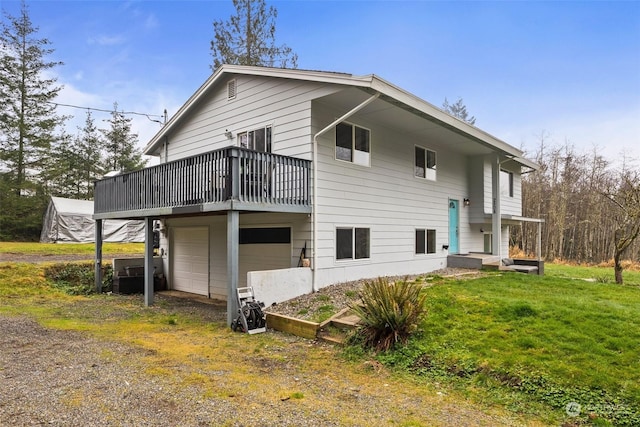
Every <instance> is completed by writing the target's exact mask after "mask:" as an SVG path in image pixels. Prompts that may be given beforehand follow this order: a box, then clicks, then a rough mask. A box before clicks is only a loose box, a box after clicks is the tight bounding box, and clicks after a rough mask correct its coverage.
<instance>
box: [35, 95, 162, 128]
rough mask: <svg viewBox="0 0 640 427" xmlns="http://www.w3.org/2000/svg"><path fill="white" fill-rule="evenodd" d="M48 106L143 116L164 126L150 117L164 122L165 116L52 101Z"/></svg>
mask: <svg viewBox="0 0 640 427" xmlns="http://www.w3.org/2000/svg"><path fill="white" fill-rule="evenodd" d="M47 103H48V104H52V105H55V106H58V107H70V108H77V109H79V110H87V111H100V112H102V113H114V112H115V113H118V114H123V115H125V114H127V115H135V116H144V117H146V118H147V119H149V120H151V121H152V122H156V123H160V124H161V125H164V123H165V122H161V121H160V120H154V119H152V118H151V117H158V118H160V119H164V120H165V121H166V119H167V118H166V115H165V116H161V115H159V114H147V113H138V112H136V111H116V110H105V109H102V108H94V107H81V106H80V105H71V104H62V103H59V102H52V101H47Z"/></svg>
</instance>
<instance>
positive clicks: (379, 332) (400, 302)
mask: <svg viewBox="0 0 640 427" xmlns="http://www.w3.org/2000/svg"><path fill="white" fill-rule="evenodd" d="M421 291H422V286H421V285H420V284H419V283H415V282H409V281H407V280H406V279H405V280H398V281H396V282H391V283H389V279H387V278H378V279H376V280H374V281H370V282H366V283H365V284H364V287H363V289H362V292H361V294H360V298H361V300H362V303H361V305H356V304H354V305H351V309H352V310H353V311H354V312H355V313H356V314H357V315H358V317H360V321H361V326H360V328H359V329H358V332H357V334H358V336H359V337H360V338H361V339H362V342H363V344H364V346H366V347H371V348H374V349H376V350H382V351H385V350H388V349H390V348H392V347H393V346H395V345H396V343H403V344H404V343H406V342H407V339H408V338H409V335H411V333H413V332H414V331H415V330H416V329H417V326H418V322H419V321H420V317H421V316H422V315H423V313H424V312H425V301H426V295H425V294H423V293H422V292H421Z"/></svg>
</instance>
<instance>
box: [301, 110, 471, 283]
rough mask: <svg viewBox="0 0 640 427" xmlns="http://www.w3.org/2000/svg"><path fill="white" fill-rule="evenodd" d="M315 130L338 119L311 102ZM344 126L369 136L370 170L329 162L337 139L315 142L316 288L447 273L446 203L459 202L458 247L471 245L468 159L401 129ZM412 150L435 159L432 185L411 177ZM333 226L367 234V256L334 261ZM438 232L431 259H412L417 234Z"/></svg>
mask: <svg viewBox="0 0 640 427" xmlns="http://www.w3.org/2000/svg"><path fill="white" fill-rule="evenodd" d="M314 114H317V115H314V118H315V119H317V126H321V124H324V123H330V122H331V121H332V120H334V118H335V116H336V114H335V113H332V112H331V111H327V110H326V109H325V108H324V107H322V106H319V105H318V106H316V105H315V104H314ZM349 122H351V123H354V124H356V125H359V126H362V127H366V128H368V129H370V130H371V141H370V143H371V144H370V145H371V166H370V167H365V166H358V165H354V164H351V163H349V162H342V161H339V160H335V133H334V132H333V131H329V132H327V133H326V134H324V135H323V136H322V137H321V138H320V139H319V141H318V142H319V144H318V210H317V215H318V248H317V256H318V259H317V268H318V271H317V280H318V283H317V284H318V286H319V287H322V286H324V285H327V284H330V283H334V282H336V281H345V280H353V279H355V278H361V277H376V276H388V275H402V274H413V273H423V272H428V271H432V270H435V269H437V268H442V267H446V257H447V254H448V252H447V251H446V250H444V249H443V248H442V246H443V245H446V244H448V239H449V231H448V229H449V216H448V213H449V211H448V208H449V199H457V200H459V201H460V206H461V207H460V224H459V225H460V245H461V250H463V245H465V244H466V243H465V242H467V241H468V240H469V239H468V237H467V236H468V235H469V233H470V229H469V225H468V224H469V218H468V210H466V209H465V208H462V200H463V199H464V198H465V197H467V196H468V186H467V183H468V179H467V176H466V172H465V170H466V166H467V158H466V156H463V155H461V154H458V153H454V152H452V151H450V150H448V149H447V148H446V147H443V146H436V145H433V144H432V143H431V142H430V141H428V140H424V139H421V138H420V137H419V136H416V135H409V134H405V133H403V131H402V129H389V128H384V127H381V126H378V125H377V124H376V123H370V122H367V121H366V119H364V118H362V117H359V116H358V115H356V116H354V117H352V118H350V119H349ZM415 145H419V146H422V147H424V148H427V149H430V150H434V151H436V153H437V179H436V181H429V180H425V179H421V178H415V177H414V152H415V149H414V147H415ZM336 227H362V228H369V229H370V258H369V259H359V260H336V259H335V229H336ZM416 228H426V229H435V230H436V253H435V254H424V255H422V254H421V255H416V254H415V229H416Z"/></svg>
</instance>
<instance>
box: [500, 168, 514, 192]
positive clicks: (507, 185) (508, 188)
mask: <svg viewBox="0 0 640 427" xmlns="http://www.w3.org/2000/svg"><path fill="white" fill-rule="evenodd" d="M500 194H501V195H502V196H509V197H513V172H508V171H506V170H502V169H500Z"/></svg>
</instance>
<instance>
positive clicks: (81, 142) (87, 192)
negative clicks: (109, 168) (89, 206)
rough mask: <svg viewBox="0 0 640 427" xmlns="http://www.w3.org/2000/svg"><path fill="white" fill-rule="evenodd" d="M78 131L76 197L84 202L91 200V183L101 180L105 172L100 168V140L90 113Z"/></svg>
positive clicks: (101, 162) (101, 163)
mask: <svg viewBox="0 0 640 427" xmlns="http://www.w3.org/2000/svg"><path fill="white" fill-rule="evenodd" d="M78 130H79V131H80V134H79V135H78V136H77V137H76V145H77V150H78V154H79V155H80V159H79V165H80V168H79V169H80V171H79V172H80V173H79V181H80V182H81V184H80V193H79V194H78V196H79V198H82V199H85V200H92V199H93V182H94V181H97V180H98V179H100V178H102V175H103V174H104V173H105V171H104V169H103V166H102V165H103V161H102V152H101V147H102V138H101V135H100V133H99V132H98V128H97V127H96V124H95V122H94V120H93V117H92V116H91V112H87V118H86V119H85V122H84V127H82V128H80V129H78Z"/></svg>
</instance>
